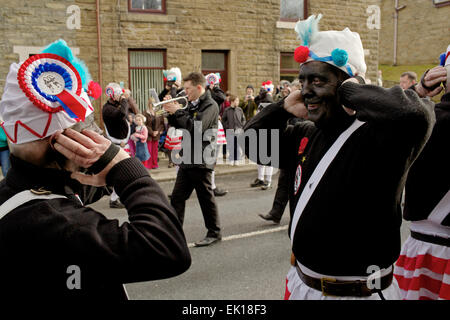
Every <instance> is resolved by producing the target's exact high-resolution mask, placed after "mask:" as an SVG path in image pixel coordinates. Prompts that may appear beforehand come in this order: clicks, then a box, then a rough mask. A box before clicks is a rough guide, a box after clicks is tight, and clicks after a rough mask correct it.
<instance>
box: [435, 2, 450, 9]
mask: <svg viewBox="0 0 450 320" xmlns="http://www.w3.org/2000/svg"><path fill="white" fill-rule="evenodd" d="M433 5H434V6H435V7H436V8H440V7H445V6H448V5H450V0H447V1H439V2H437V0H433Z"/></svg>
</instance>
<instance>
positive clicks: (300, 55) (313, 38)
mask: <svg viewBox="0 0 450 320" xmlns="http://www.w3.org/2000/svg"><path fill="white" fill-rule="evenodd" d="M321 18H322V15H321V14H319V15H318V16H317V17H316V16H315V15H312V16H310V17H309V18H308V19H306V20H303V21H299V22H297V24H296V26H295V31H296V32H297V34H298V38H299V39H301V41H302V45H301V46H299V47H298V48H297V49H295V52H294V59H295V61H297V62H298V63H300V64H303V63H307V62H309V61H322V62H325V63H328V64H331V65H333V66H335V67H336V68H339V69H341V70H342V71H344V72H345V73H347V74H348V75H349V76H351V77H353V76H356V75H360V76H364V75H365V73H366V71H367V66H366V63H365V61H364V49H363V46H362V42H361V38H360V36H359V34H358V33H356V32H352V31H350V29H349V28H345V29H344V30H342V31H319V21H320V19H321Z"/></svg>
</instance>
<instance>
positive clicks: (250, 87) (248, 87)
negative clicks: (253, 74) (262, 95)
mask: <svg viewBox="0 0 450 320" xmlns="http://www.w3.org/2000/svg"><path fill="white" fill-rule="evenodd" d="M247 89H252V90H253V91H255V88H253V86H252V85H251V84H249V85H248V86H247V88H245V90H247Z"/></svg>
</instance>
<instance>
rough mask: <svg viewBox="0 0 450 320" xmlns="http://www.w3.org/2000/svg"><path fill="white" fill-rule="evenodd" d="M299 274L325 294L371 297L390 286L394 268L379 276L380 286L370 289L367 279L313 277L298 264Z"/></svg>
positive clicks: (305, 281) (308, 283) (303, 279)
mask: <svg viewBox="0 0 450 320" xmlns="http://www.w3.org/2000/svg"><path fill="white" fill-rule="evenodd" d="M295 268H296V269H297V273H298V276H299V277H300V279H301V280H302V281H303V282H304V283H305V284H306V285H307V286H308V287H310V288H313V289H316V290H319V291H322V294H323V295H324V296H338V297H349V296H352V297H370V296H371V295H372V294H373V293H379V292H381V291H382V290H384V289H386V288H387V287H389V286H390V285H391V283H392V277H393V274H394V273H393V270H392V271H391V272H390V273H389V274H387V275H385V276H383V277H381V278H379V279H380V288H377V289H375V288H374V289H370V288H369V287H368V286H367V281H366V280H356V281H342V280H336V279H333V278H321V279H318V278H313V277H310V276H308V275H306V274H304V273H303V272H302V270H301V269H300V267H299V266H298V265H297V264H296V265H295Z"/></svg>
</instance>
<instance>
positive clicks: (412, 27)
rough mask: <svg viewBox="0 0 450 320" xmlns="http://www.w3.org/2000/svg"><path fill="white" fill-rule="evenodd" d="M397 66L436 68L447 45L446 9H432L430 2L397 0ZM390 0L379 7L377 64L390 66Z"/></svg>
mask: <svg viewBox="0 0 450 320" xmlns="http://www.w3.org/2000/svg"><path fill="white" fill-rule="evenodd" d="M402 5H406V7H405V8H404V9H402V10H400V12H399V17H398V37H397V39H398V40H397V65H414V64H435V63H436V64H437V63H438V58H439V55H440V54H441V53H442V52H444V51H445V50H446V49H447V46H448V45H449V44H450V19H449V17H450V5H446V6H443V7H436V6H434V5H433V1H432V0H400V1H399V6H402ZM394 8H395V1H394V0H383V3H382V7H381V12H382V13H381V33H380V63H381V64H388V65H391V64H393V63H394V11H395V10H394Z"/></svg>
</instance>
